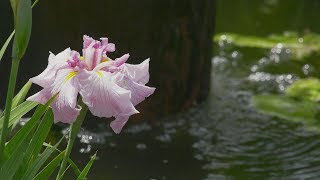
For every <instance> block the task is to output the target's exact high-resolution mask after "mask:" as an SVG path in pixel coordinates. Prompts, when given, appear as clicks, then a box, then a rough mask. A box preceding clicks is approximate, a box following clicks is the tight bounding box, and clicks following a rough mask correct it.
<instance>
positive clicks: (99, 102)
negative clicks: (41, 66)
mask: <svg viewBox="0 0 320 180" xmlns="http://www.w3.org/2000/svg"><path fill="white" fill-rule="evenodd" d="M100 40H101V41H97V40H94V39H92V38H91V37H89V36H86V35H84V36H83V50H82V54H83V56H80V54H79V53H78V52H77V51H73V50H71V49H70V48H67V49H65V50H64V51H62V52H60V53H59V54H57V55H54V54H52V53H50V55H49V60H48V61H49V63H48V66H47V68H46V69H45V70H44V71H43V72H42V73H41V74H39V75H38V76H36V77H33V78H31V79H30V81H31V82H33V83H35V84H38V85H39V86H41V87H43V89H42V90H41V91H39V92H38V93H36V94H34V95H33V96H31V97H29V98H28V99H27V100H29V101H35V102H38V103H41V104H45V103H46V102H47V101H48V100H49V99H50V98H51V97H52V96H53V95H55V94H58V95H57V98H56V99H55V100H54V101H53V103H52V104H51V108H52V110H53V113H54V122H55V123H57V122H63V123H72V122H74V121H75V120H76V118H77V116H78V115H79V113H80V110H81V107H79V106H78V105H77V96H78V94H80V95H81V96H82V100H83V102H84V103H85V104H86V105H87V106H88V108H89V110H90V111H91V112H92V114H93V115H95V116H98V117H106V118H109V117H115V120H113V121H112V122H111V123H110V126H111V128H112V129H113V131H114V132H115V133H120V131H121V129H122V128H123V126H124V125H125V124H126V122H127V121H128V119H129V117H130V116H131V115H133V114H136V113H139V111H137V110H136V109H135V107H134V106H135V105H137V104H139V103H140V102H142V101H143V100H144V99H145V98H146V97H148V96H150V95H151V94H153V92H154V90H155V88H153V87H148V86H146V83H147V82H148V81H149V59H147V60H145V61H143V62H142V63H141V64H137V65H132V64H128V63H126V61H127V60H128V58H129V54H125V55H123V56H122V57H120V58H117V59H115V60H112V59H110V58H109V57H107V53H109V52H114V51H115V45H114V44H113V43H108V39H107V38H101V39H100Z"/></svg>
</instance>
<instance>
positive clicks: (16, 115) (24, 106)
mask: <svg viewBox="0 0 320 180" xmlns="http://www.w3.org/2000/svg"><path fill="white" fill-rule="evenodd" d="M36 106H37V103H36V102H31V101H25V102H23V103H21V104H20V105H19V106H17V107H16V108H14V109H12V110H11V117H10V119H9V123H8V126H9V127H10V126H11V125H13V124H14V123H15V122H17V121H19V120H20V119H21V117H22V116H24V115H25V114H27V113H28V112H29V111H31V110H32V109H33V108H34V107H36ZM3 121H4V117H1V118H0V123H1V122H3ZM1 129H2V123H1V124H0V131H1Z"/></svg>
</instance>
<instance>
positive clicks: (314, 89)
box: [286, 78, 320, 102]
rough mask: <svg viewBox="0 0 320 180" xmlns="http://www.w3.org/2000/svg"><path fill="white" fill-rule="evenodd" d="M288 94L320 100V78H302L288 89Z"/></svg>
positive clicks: (304, 98) (294, 96)
mask: <svg viewBox="0 0 320 180" xmlns="http://www.w3.org/2000/svg"><path fill="white" fill-rule="evenodd" d="M286 95H287V96H289V97H293V98H296V99H300V100H309V101H314V102H319V101H320V80H319V79H316V78H308V79H301V80H298V81H296V82H294V83H293V84H292V85H291V86H289V87H288V89H287V90H286Z"/></svg>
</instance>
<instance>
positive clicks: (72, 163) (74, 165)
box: [43, 143, 81, 177]
mask: <svg viewBox="0 0 320 180" xmlns="http://www.w3.org/2000/svg"><path fill="white" fill-rule="evenodd" d="M43 146H46V147H52V145H50V144H48V143H43ZM56 150H57V151H59V152H61V151H60V150H59V149H56ZM68 163H70V165H71V168H72V169H73V172H74V174H75V175H76V176H77V177H78V176H79V175H80V173H81V171H80V169H79V168H78V166H77V165H76V163H74V162H73V161H72V159H71V158H69V159H68Z"/></svg>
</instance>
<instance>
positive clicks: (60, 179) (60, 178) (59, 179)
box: [57, 164, 70, 180]
mask: <svg viewBox="0 0 320 180" xmlns="http://www.w3.org/2000/svg"><path fill="white" fill-rule="evenodd" d="M69 167H70V164H69V165H68V166H67V168H66V169H65V170H64V171H63V172H62V174H61V176H60V177H59V178H58V179H57V180H62V178H63V176H64V174H65V173H66V172H67V170H68V169H69Z"/></svg>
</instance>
